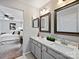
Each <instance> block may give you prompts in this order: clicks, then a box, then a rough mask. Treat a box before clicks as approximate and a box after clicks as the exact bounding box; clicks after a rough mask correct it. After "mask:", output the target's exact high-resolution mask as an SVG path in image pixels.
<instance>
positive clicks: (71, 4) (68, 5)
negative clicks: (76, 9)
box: [54, 0, 79, 36]
mask: <svg viewBox="0 0 79 59" xmlns="http://www.w3.org/2000/svg"><path fill="white" fill-rule="evenodd" d="M77 4H79V1H78V0H76V1H74V2H72V3H70V4H67V5H65V6H63V7H61V8H58V9H56V10H55V11H54V33H55V34H61V35H70V36H79V33H76V32H62V31H57V12H59V11H61V10H64V9H66V8H69V7H71V6H74V5H77Z"/></svg>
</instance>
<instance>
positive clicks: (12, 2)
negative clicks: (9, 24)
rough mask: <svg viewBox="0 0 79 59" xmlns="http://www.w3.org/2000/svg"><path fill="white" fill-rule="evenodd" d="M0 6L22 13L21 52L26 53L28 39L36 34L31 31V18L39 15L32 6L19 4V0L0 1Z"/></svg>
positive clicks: (36, 30) (35, 31) (33, 30)
mask: <svg viewBox="0 0 79 59" xmlns="http://www.w3.org/2000/svg"><path fill="white" fill-rule="evenodd" d="M0 4H1V5H4V6H7V7H11V8H15V9H20V10H23V11H24V26H23V27H24V37H23V39H24V44H23V52H24V53H25V52H28V51H29V50H30V48H29V37H30V36H32V35H35V34H37V32H38V29H33V28H32V16H33V15H34V16H35V17H37V16H38V15H39V13H36V12H37V11H38V9H37V8H34V7H32V6H29V5H27V4H24V3H23V2H20V1H19V0H3V1H2V0H0Z"/></svg>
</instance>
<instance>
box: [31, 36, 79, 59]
mask: <svg viewBox="0 0 79 59" xmlns="http://www.w3.org/2000/svg"><path fill="white" fill-rule="evenodd" d="M31 38H32V39H33V40H35V41H37V42H39V43H41V44H43V45H45V46H47V47H49V48H51V49H53V50H54V51H56V52H58V53H60V54H62V55H64V56H66V57H70V58H71V59H79V53H77V52H79V50H77V49H75V48H70V47H68V46H66V45H63V44H59V43H57V42H51V41H48V40H46V38H41V37H31Z"/></svg>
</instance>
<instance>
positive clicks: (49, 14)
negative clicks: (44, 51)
mask: <svg viewBox="0 0 79 59" xmlns="http://www.w3.org/2000/svg"><path fill="white" fill-rule="evenodd" d="M45 16H48V17H49V18H48V21H49V26H48V31H47V30H41V20H42V19H41V18H42V17H45ZM39 30H40V32H47V33H51V13H50V12H49V13H47V14H45V15H42V16H40V27H39Z"/></svg>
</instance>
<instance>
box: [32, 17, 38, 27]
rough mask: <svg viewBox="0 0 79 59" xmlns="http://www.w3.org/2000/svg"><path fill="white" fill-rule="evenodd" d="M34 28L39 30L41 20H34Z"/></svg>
mask: <svg viewBox="0 0 79 59" xmlns="http://www.w3.org/2000/svg"><path fill="white" fill-rule="evenodd" d="M32 27H33V28H38V27H39V18H36V19H33V20H32Z"/></svg>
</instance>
